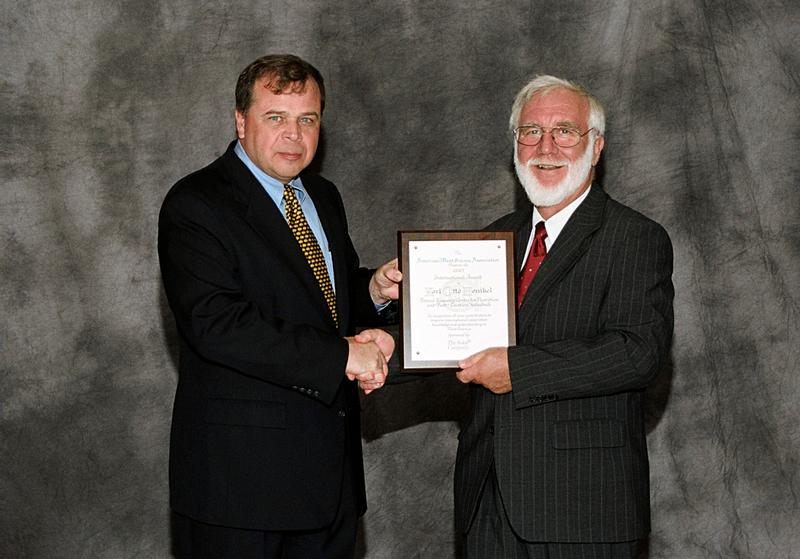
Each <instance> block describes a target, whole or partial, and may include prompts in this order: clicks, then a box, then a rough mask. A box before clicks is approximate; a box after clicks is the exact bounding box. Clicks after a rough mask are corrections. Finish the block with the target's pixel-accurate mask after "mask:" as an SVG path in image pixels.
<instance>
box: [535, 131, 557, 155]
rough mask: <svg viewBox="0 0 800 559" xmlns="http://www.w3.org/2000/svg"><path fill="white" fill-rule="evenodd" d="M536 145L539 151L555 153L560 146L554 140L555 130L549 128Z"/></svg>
mask: <svg viewBox="0 0 800 559" xmlns="http://www.w3.org/2000/svg"><path fill="white" fill-rule="evenodd" d="M536 147H537V148H538V151H539V153H553V152H554V151H556V149H558V147H557V146H556V143H555V141H554V140H553V132H552V131H551V130H548V131H547V132H545V133H544V134H542V139H541V140H539V144H538V145H537V146H536Z"/></svg>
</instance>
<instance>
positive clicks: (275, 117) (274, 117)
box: [267, 115, 283, 123]
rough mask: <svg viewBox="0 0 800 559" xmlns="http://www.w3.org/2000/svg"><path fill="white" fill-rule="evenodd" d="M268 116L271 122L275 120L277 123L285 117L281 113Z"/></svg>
mask: <svg viewBox="0 0 800 559" xmlns="http://www.w3.org/2000/svg"><path fill="white" fill-rule="evenodd" d="M267 118H268V119H269V121H270V122H275V123H278V122H281V121H282V120H283V117H281V116H280V115H270V116H268V117H267Z"/></svg>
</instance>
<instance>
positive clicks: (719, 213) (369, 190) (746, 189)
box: [0, 0, 800, 559]
mask: <svg viewBox="0 0 800 559" xmlns="http://www.w3.org/2000/svg"><path fill="white" fill-rule="evenodd" d="M0 17H1V18H2V19H1V23H2V27H0V45H2V51H1V54H0V57H2V68H1V69H0V98H1V100H2V108H1V109H0V139H1V141H0V178H1V179H2V191H1V192H0V219H1V220H2V222H1V225H0V242H1V245H0V249H1V250H2V260H1V264H0V297H1V298H2V309H0V310H1V311H2V312H1V313H0V338H1V341H2V347H1V350H2V363H0V365H1V368H0V557H3V558H23V557H24V558H44V557H56V558H76V557H88V558H99V557H102V558H118V557H120V558H121V557H126V558H127V557H141V558H161V557H169V526H168V508H167V464H166V457H167V445H168V430H169V420H170V419H169V418H170V411H171V402H172V396H173V390H174V387H175V382H176V372H175V344H174V341H175V333H174V327H173V325H172V322H171V317H170V316H169V313H168V311H167V310H166V307H165V302H164V296H163V293H162V290H161V286H160V277H159V271H158V265H157V260H156V252H155V239H156V216H157V212H158V208H159V205H160V202H161V199H162V197H163V195H164V194H165V192H166V191H167V189H168V188H169V186H170V185H171V184H172V183H173V182H174V181H176V180H177V179H178V178H180V177H181V176H183V175H185V174H186V173H188V172H189V171H192V170H194V169H197V168H199V167H201V166H203V165H205V164H206V163H207V162H209V161H210V160H212V159H213V158H214V157H215V156H217V155H218V154H220V153H221V152H222V151H223V149H224V148H225V147H226V145H227V143H228V141H229V140H230V139H232V137H233V131H234V128H233V84H234V81H235V78H236V76H237V74H238V72H239V71H240V70H241V68H243V67H244V66H245V65H246V64H247V63H248V62H250V61H251V60H252V59H254V58H256V57H257V56H260V55H262V54H264V53H267V52H287V51H288V52H294V53H297V54H299V55H301V56H303V57H305V58H307V59H308V60H310V61H311V62H312V63H314V64H315V65H317V66H318V67H319V68H320V70H321V71H322V73H323V74H324V75H325V76H326V79H327V84H328V87H329V90H328V91H329V104H328V110H327V111H326V114H325V122H324V140H325V141H324V149H323V151H322V152H321V153H320V157H319V161H318V164H319V166H320V167H321V170H322V172H323V173H324V174H325V175H326V176H327V177H328V178H330V179H332V180H333V181H335V182H336V183H337V184H338V186H339V188H340V190H341V191H342V194H343V197H344V199H345V203H346V205H347V208H348V213H349V219H350V226H351V233H352V236H353V238H354V240H355V243H356V245H357V247H358V249H359V251H360V253H361V255H362V258H363V260H364V262H365V263H366V264H368V265H377V264H379V263H381V262H382V261H384V260H385V259H386V258H388V257H390V256H392V255H393V253H394V251H395V248H394V247H395V233H396V231H397V230H398V229H409V228H477V227H481V226H483V225H485V224H487V223H488V222H490V221H491V220H493V219H494V218H495V217H497V216H499V215H501V214H503V213H505V212H507V211H509V210H511V209H512V208H513V207H514V205H515V204H518V203H520V189H519V187H518V186H517V184H516V182H515V179H514V176H513V173H512V168H511V164H510V163H511V142H510V136H509V134H508V131H507V128H506V126H507V124H506V123H507V118H508V112H509V107H510V104H511V101H512V99H513V96H514V94H515V93H516V91H517V90H518V88H519V87H520V86H521V85H522V84H523V83H524V82H525V81H526V80H527V78H528V77H530V76H531V75H532V74H534V73H554V74H559V75H563V76H566V77H571V78H574V79H577V80H578V81H580V82H583V83H584V84H586V85H587V86H589V87H590V88H591V89H593V90H594V91H595V92H596V93H597V94H598V95H599V97H600V98H601V99H602V100H603V101H604V102H605V104H606V106H607V112H608V135H607V141H606V148H605V154H604V160H603V165H602V177H603V183H604V184H605V187H606V190H607V191H608V192H609V193H610V194H611V195H612V196H614V197H616V198H617V199H619V200H621V201H623V202H625V203H627V204H629V205H631V206H633V207H634V208H637V209H639V210H640V211H642V212H644V213H646V214H647V215H649V216H651V217H653V218H654V219H656V220H658V221H659V222H661V223H662V224H663V225H664V226H665V227H666V228H667V230H668V231H669V233H670V235H671V236H672V239H673V242H674V244H675V264H676V266H675V275H674V281H675V286H676V290H677V298H676V301H675V306H676V309H675V310H676V331H675V341H674V345H673V350H672V359H671V363H670V367H669V368H668V369H667V370H665V371H664V372H663V375H662V376H661V377H660V381H659V383H658V385H657V386H654V387H653V389H652V390H651V391H650V392H651V396H652V398H651V400H650V402H651V405H650V407H649V417H648V423H649V440H650V450H651V458H652V501H653V526H654V530H653V534H652V537H651V539H650V544H649V548H650V557H658V558H680V559H683V558H706V557H736V558H751V557H753V558H788V557H798V556H800V551H798V550H799V549H800V497H799V495H800V474H798V466H799V465H800V464H798V462H799V461H800V441H799V439H800V420H799V419H798V417H799V415H798V401H800V381H799V380H798V368H799V367H798V360H799V359H800V350H798V346H799V345H800V336H799V335H798V333H797V331H798V325H799V324H798V323H799V322H800V320H798V319H799V318H800V317H799V316H798V315H799V314H800V312H799V311H800V308H799V305H800V303H799V299H798V295H797V293H798V288H800V227H799V226H798V223H800V196H798V192H797V188H798V179H800V164H798V158H799V157H800V153H799V152H800V150H799V149H798V148H799V147H800V118H799V117H800V102H799V101H798V99H799V97H798V96H799V95H800V83H799V82H800V5H798V3H797V2H796V1H795V0H674V1H668V0H661V1H656V0H654V1H647V2H640V1H637V0H592V1H588V0H587V1H585V2H581V1H574V0H573V1H569V0H567V1H559V2H555V1H553V2H540V1H529V2H522V1H508V2H490V1H488V0H472V1H468V2H457V1H425V2H423V1H413V0H396V1H393V2H390V1H366V0H364V1H350V2H347V1H345V2H327V1H325V0H306V1H302V0H301V1H293V2H290V1H286V2H264V1H262V2H256V1H250V2H195V1H189V0H174V1H170V2H167V1H159V0H110V1H97V0H73V1H66V2H65V1H56V0H32V1H30V2H12V1H11V0H2V15H1V16H0ZM364 406H365V410H366V413H365V417H364V427H365V439H364V444H365V451H366V456H365V458H366V469H367V478H368V479H367V481H368V494H369V495H368V496H369V505H370V509H369V512H368V513H367V515H366V517H365V518H364V520H363V523H362V532H361V534H362V537H361V540H360V550H361V555H362V556H363V557H365V558H370V559H373V558H374V559H378V558H401V559H405V558H413V557H421V558H434V559H438V558H449V557H453V556H454V553H455V552H454V545H455V544H454V542H455V537H454V534H453V520H452V512H451V507H452V481H451V478H452V469H453V461H454V455H455V446H456V435H457V432H458V421H459V419H460V418H461V417H462V416H463V414H464V412H465V409H466V399H465V393H464V390H463V387H461V386H458V385H457V384H456V383H455V382H454V381H453V380H452V378H448V377H445V376H443V377H438V378H436V379H433V380H431V381H429V382H427V383H413V384H410V385H404V386H401V387H395V388H388V389H385V390H383V391H382V392H379V393H376V394H375V395H373V396H370V397H369V398H368V399H366V400H365V403H364Z"/></svg>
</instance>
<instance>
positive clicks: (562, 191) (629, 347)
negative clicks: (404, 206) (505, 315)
mask: <svg viewBox="0 0 800 559" xmlns="http://www.w3.org/2000/svg"><path fill="white" fill-rule="evenodd" d="M510 124H511V129H512V131H513V134H514V140H515V165H516V171H517V175H518V177H519V179H520V182H521V183H522V185H523V187H524V188H525V192H526V193H527V195H528V197H529V198H530V200H531V202H532V204H533V205H532V206H528V207H525V208H522V209H520V210H518V211H516V212H514V213H511V214H509V215H506V216H505V217H502V218H500V219H499V220H497V221H496V222H494V223H493V224H492V225H491V226H490V227H489V228H490V229H493V230H512V231H514V232H515V234H516V258H517V262H518V263H520V264H521V271H520V278H519V285H518V297H517V299H518V305H519V309H518V322H517V324H518V336H517V344H518V345H517V346H515V347H509V348H490V349H486V350H484V351H481V352H478V353H476V354H475V355H472V356H471V357H469V358H467V359H464V360H463V361H462V362H461V363H460V364H459V366H460V367H461V368H462V370H461V371H459V372H458V378H459V379H460V380H461V381H462V382H465V383H472V384H471V393H472V410H471V413H470V416H469V417H468V419H467V421H466V423H465V426H464V428H463V430H462V432H461V434H460V436H459V447H458V457H457V461H456V475H455V500H456V522H457V525H458V527H459V529H460V530H461V531H462V533H463V534H465V537H464V542H463V543H464V551H465V557H467V558H468V559H485V558H492V557H497V558H501V557H502V558H515V557H529V558H532V557H536V558H540V557H541V558H546V557H552V558H589V557H591V558H600V557H603V558H632V557H635V556H636V553H637V547H638V544H639V541H641V540H642V539H643V538H644V537H645V536H646V535H647V533H648V532H649V530H650V504H649V479H648V475H649V474H648V469H649V465H648V458H647V447H646V440H645V429H644V418H643V401H642V400H643V396H644V391H645V389H646V388H647V386H648V385H649V384H650V383H651V382H652V381H653V379H654V377H655V376H656V373H657V372H658V371H659V368H660V367H661V365H662V364H663V363H664V361H665V360H666V358H667V354H668V352H669V347H670V342H671V337H672V326H673V315H672V299H673V287H672V280H671V275H672V247H671V244H670V240H669V237H668V236H667V234H666V232H665V231H664V229H663V228H662V227H661V226H659V225H658V224H656V223H655V222H653V221H651V220H650V219H648V218H646V217H644V216H643V215H641V214H639V213H637V212H635V211H634V210H632V209H630V208H628V207H626V206H623V205H622V204H620V203H618V202H616V201H614V200H612V199H611V198H610V197H609V196H608V194H606V193H605V192H604V191H603V190H602V189H601V187H600V186H599V185H597V184H596V183H593V182H592V180H593V176H594V166H595V165H596V164H597V161H598V159H599V158H600V153H601V151H602V149H603V143H604V140H603V132H604V128H605V117H604V114H603V109H602V107H601V105H600V103H599V102H598V101H597V99H595V97H594V96H593V95H592V94H591V93H589V92H588V91H586V90H585V89H584V88H582V87H580V86H578V85H576V84H574V83H571V82H569V81H566V80H562V79H559V78H555V77H552V76H538V77H536V78H535V79H533V80H532V81H531V82H530V83H528V84H527V85H526V86H525V87H524V88H523V89H522V90H521V91H520V92H519V94H518V95H517V98H516V100H515V102H514V105H513V109H512V114H511V122H510Z"/></svg>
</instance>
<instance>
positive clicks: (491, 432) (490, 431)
mask: <svg viewBox="0 0 800 559" xmlns="http://www.w3.org/2000/svg"><path fill="white" fill-rule="evenodd" d="M489 434H490V435H494V425H489Z"/></svg>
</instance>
